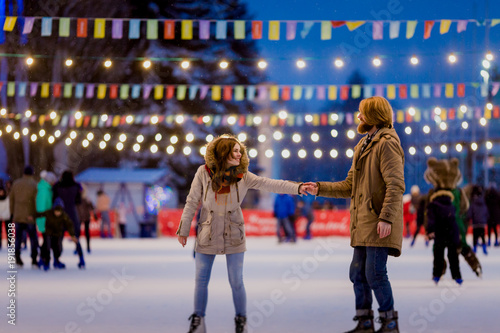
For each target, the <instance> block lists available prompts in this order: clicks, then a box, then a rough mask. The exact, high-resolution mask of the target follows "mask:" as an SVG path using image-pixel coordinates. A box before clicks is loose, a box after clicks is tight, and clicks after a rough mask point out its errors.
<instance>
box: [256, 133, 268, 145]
mask: <svg viewBox="0 0 500 333" xmlns="http://www.w3.org/2000/svg"><path fill="white" fill-rule="evenodd" d="M257 140H258V141H259V142H260V143H263V142H266V140H267V138H266V136H265V135H264V134H260V135H259V136H258V137H257Z"/></svg>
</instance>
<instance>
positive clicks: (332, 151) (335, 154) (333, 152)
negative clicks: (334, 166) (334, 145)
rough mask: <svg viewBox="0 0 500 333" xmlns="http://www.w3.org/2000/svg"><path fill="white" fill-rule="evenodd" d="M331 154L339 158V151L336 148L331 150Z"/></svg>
mask: <svg viewBox="0 0 500 333" xmlns="http://www.w3.org/2000/svg"><path fill="white" fill-rule="evenodd" d="M330 156H331V157H332V158H337V156H339V152H338V151H337V150H336V149H332V150H330Z"/></svg>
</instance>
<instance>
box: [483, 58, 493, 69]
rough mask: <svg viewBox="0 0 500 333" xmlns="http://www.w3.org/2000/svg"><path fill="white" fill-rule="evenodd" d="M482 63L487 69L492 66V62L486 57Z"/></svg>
mask: <svg viewBox="0 0 500 333" xmlns="http://www.w3.org/2000/svg"><path fill="white" fill-rule="evenodd" d="M482 65H483V67H484V68H486V69H489V68H490V67H491V63H490V62H489V61H488V60H486V59H484V60H483V62H482Z"/></svg>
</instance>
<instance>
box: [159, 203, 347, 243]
mask: <svg viewBox="0 0 500 333" xmlns="http://www.w3.org/2000/svg"><path fill="white" fill-rule="evenodd" d="M181 215H182V209H164V210H161V211H160V212H159V214H158V234H159V235H161V236H175V232H176V231H177V227H178V226H179V221H180V220H181ZM243 217H244V219H245V232H246V234H247V236H274V235H276V218H275V217H273V213H272V212H271V211H263V210H256V209H244V210H243ZM314 217H315V219H314V222H313V224H312V226H311V230H312V234H313V236H349V211H348V210H336V211H326V210H317V211H315V212H314ZM193 222H194V221H193ZM306 224H307V220H306V219H305V218H304V217H301V218H298V219H297V221H296V228H297V236H298V237H302V236H303V235H304V232H305V228H306ZM191 235H194V228H191Z"/></svg>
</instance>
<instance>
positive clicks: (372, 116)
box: [359, 96, 393, 128]
mask: <svg viewBox="0 0 500 333" xmlns="http://www.w3.org/2000/svg"><path fill="white" fill-rule="evenodd" d="M359 111H360V112H361V114H362V115H363V116H364V117H365V123H367V124H368V125H372V126H376V127H377V128H382V127H387V128H392V117H393V111H392V107H391V105H390V104H389V102H388V101H387V100H386V99H385V98H384V97H380V96H373V97H370V98H366V99H364V100H362V101H361V102H360V103H359Z"/></svg>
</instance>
